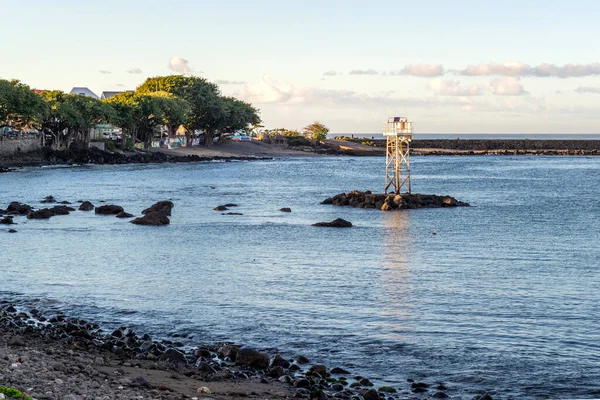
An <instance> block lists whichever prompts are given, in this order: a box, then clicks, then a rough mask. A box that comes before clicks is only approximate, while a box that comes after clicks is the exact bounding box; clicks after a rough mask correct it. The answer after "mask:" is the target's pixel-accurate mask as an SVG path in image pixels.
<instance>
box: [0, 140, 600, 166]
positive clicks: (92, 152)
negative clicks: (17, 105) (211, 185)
mask: <svg viewBox="0 0 600 400" xmlns="http://www.w3.org/2000/svg"><path fill="white" fill-rule="evenodd" d="M411 154H412V155H415V156H464V155H505V156H514V155H529V156H597V155H600V140H528V139H509V140H493V139H485V140H484V139H466V140H463V139H431V140H420V139H415V140H413V141H412V143H411ZM324 155H329V156H331V155H340V156H382V157H383V156H385V140H365V139H351V138H344V139H340V138H336V139H327V140H323V141H321V142H319V143H313V144H311V145H307V144H303V145H300V146H288V147H282V146H278V145H273V144H268V143H264V142H262V141H259V140H252V141H250V142H233V141H232V142H225V143H223V144H217V145H214V146H212V147H209V148H207V147H200V146H194V147H180V148H174V149H164V148H153V149H151V150H149V151H147V150H137V149H132V150H119V149H115V150H114V151H106V150H105V151H103V150H100V149H97V148H93V147H92V148H88V149H85V148H72V149H67V150H53V149H50V148H41V149H38V150H35V151H30V152H21V151H16V152H14V153H13V154H10V155H4V156H2V155H0V172H8V171H9V170H10V168H11V167H12V168H14V167H23V166H44V165H73V164H133V163H164V162H207V161H249V160H265V159H272V158H276V157H314V156H324Z"/></svg>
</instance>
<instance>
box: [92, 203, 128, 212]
mask: <svg viewBox="0 0 600 400" xmlns="http://www.w3.org/2000/svg"><path fill="white" fill-rule="evenodd" d="M123 211H124V210H123V207H121V206H117V205H114V204H107V205H104V206H100V207H96V209H95V210H94V212H95V213H96V214H101V215H117V214H118V213H120V212H123Z"/></svg>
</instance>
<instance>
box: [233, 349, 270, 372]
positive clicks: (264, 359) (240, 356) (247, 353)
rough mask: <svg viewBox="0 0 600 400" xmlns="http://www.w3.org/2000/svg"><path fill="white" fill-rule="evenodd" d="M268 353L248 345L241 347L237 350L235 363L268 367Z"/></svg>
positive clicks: (254, 366) (259, 367) (262, 367)
mask: <svg viewBox="0 0 600 400" xmlns="http://www.w3.org/2000/svg"><path fill="white" fill-rule="evenodd" d="M269 362H270V360H269V355H268V354H267V353H261V352H260V351H257V350H254V349H251V348H249V347H242V348H240V349H239V350H238V352H237V357H236V359H235V363H236V364H238V365H243V366H246V367H253V368H257V369H267V368H268V367H269Z"/></svg>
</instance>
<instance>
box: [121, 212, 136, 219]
mask: <svg viewBox="0 0 600 400" xmlns="http://www.w3.org/2000/svg"><path fill="white" fill-rule="evenodd" d="M134 216H135V215H133V214H129V213H128V212H125V211H121V212H120V213H118V214H117V215H116V217H117V218H132V217H134Z"/></svg>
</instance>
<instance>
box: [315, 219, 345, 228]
mask: <svg viewBox="0 0 600 400" xmlns="http://www.w3.org/2000/svg"><path fill="white" fill-rule="evenodd" d="M312 226H324V227H329V228H350V227H351V226H352V222H350V221H346V220H345V219H341V218H338V219H334V220H333V221H331V222H317V223H316V224H313V225H312Z"/></svg>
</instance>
